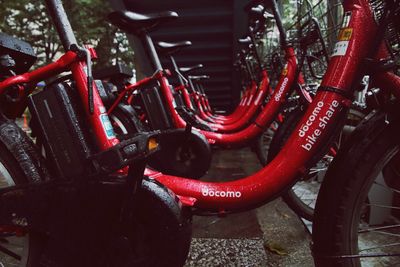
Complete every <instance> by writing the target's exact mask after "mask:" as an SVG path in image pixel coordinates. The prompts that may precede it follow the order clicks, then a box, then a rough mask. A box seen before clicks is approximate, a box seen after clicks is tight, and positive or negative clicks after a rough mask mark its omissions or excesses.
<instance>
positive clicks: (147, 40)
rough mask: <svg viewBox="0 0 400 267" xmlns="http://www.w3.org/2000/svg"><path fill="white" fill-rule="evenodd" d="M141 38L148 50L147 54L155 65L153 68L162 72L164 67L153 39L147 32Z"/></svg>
mask: <svg viewBox="0 0 400 267" xmlns="http://www.w3.org/2000/svg"><path fill="white" fill-rule="evenodd" d="M139 38H140V40H141V41H142V42H143V44H144V47H145V49H147V53H148V55H149V57H150V60H151V62H152V63H153V67H154V68H155V69H156V71H160V70H162V69H163V67H162V65H161V62H160V58H159V57H158V54H157V51H156V48H155V47H154V43H153V39H151V37H150V35H149V34H148V33H147V32H143V33H142V34H141V35H140V36H139Z"/></svg>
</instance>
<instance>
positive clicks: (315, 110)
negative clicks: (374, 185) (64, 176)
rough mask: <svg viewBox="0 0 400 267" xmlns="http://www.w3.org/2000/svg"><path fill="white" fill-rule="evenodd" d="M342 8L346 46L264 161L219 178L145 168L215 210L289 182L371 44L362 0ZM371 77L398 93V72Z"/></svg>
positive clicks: (320, 142) (328, 125)
mask: <svg viewBox="0 0 400 267" xmlns="http://www.w3.org/2000/svg"><path fill="white" fill-rule="evenodd" d="M344 10H345V12H346V13H345V14H347V16H348V24H347V25H345V27H346V28H351V29H352V31H353V34H352V36H351V39H350V40H349V41H348V43H347V48H346V49H345V51H342V52H341V53H339V54H338V55H336V56H333V57H332V59H331V61H330V63H329V66H328V70H327V72H326V74H325V76H324V79H323V82H322V86H321V88H320V90H319V91H318V93H317V95H316V97H315V98H314V100H313V102H312V103H311V104H310V106H309V107H308V109H307V111H306V113H305V115H304V116H303V118H302V119H301V121H300V123H299V124H298V125H297V127H296V129H295V131H294V132H293V134H292V135H291V136H290V138H289V140H288V141H287V143H286V144H285V146H284V147H283V148H282V150H281V152H280V153H279V154H278V155H277V156H276V158H275V159H274V160H273V161H272V162H271V163H270V164H268V165H267V166H265V167H264V168H263V169H262V170H260V171H259V172H257V173H255V174H253V175H251V176H249V177H246V178H243V179H240V180H236V181H231V182H222V183H214V182H202V181H197V180H191V179H184V178H180V177H174V176H168V175H163V174H161V173H156V172H152V171H149V170H148V171H147V174H148V175H149V176H151V177H152V178H153V179H156V180H158V181H160V182H161V183H163V184H164V185H166V186H167V187H169V188H170V189H172V190H173V191H174V192H175V193H176V194H178V195H180V196H183V198H182V199H183V200H185V202H186V204H188V205H193V206H194V207H195V208H198V209H202V210H209V211H218V212H225V211H240V210H243V209H247V208H251V207H255V206H258V205H260V204H263V203H264V202H266V201H268V200H270V199H272V198H274V197H276V196H278V195H279V194H280V193H281V192H282V191H283V190H285V189H286V188H287V186H288V185H291V184H293V183H294V179H295V177H297V175H299V174H303V173H304V172H305V171H306V170H307V166H308V164H307V163H308V162H309V161H310V160H311V159H312V158H313V156H314V155H316V154H319V153H320V151H321V149H323V148H326V147H327V141H328V140H330V137H331V136H332V134H333V133H334V132H335V129H336V128H337V125H340V122H341V121H343V119H344V118H345V115H346V112H347V110H348V108H349V106H350V105H351V102H352V101H351V99H350V96H351V95H352V93H353V88H354V85H355V82H357V79H359V78H360V77H359V76H360V74H361V73H362V72H361V71H360V67H361V66H362V63H363V60H364V58H365V57H366V56H367V55H369V53H370V50H371V49H373V48H371V43H373V39H374V38H375V33H376V31H377V25H376V23H375V21H374V17H373V14H372V11H371V8H370V6H369V3H368V1H367V0H349V1H347V2H345V3H344ZM365 29H368V31H366V30H365ZM382 47H383V46H382ZM374 78H376V79H377V80H379V81H380V83H381V84H383V85H384V88H385V89H386V88H388V89H392V90H394V91H393V93H394V94H395V95H396V96H397V97H398V96H399V94H400V86H399V85H400V77H398V76H395V75H393V74H391V73H385V74H380V75H377V76H376V77H374ZM392 86H393V87H392ZM278 88H279V87H278Z"/></svg>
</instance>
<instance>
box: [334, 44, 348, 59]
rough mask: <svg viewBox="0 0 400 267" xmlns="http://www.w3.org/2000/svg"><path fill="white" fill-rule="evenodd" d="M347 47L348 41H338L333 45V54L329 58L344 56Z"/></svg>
mask: <svg viewBox="0 0 400 267" xmlns="http://www.w3.org/2000/svg"><path fill="white" fill-rule="evenodd" d="M348 47H349V41H339V42H337V43H336V44H335V47H334V48H333V53H332V55H331V57H334V56H344V55H345V54H346V52H347V48H348Z"/></svg>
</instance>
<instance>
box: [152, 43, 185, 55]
mask: <svg viewBox="0 0 400 267" xmlns="http://www.w3.org/2000/svg"><path fill="white" fill-rule="evenodd" d="M191 45H192V42H191V41H182V42H177V43H167V42H158V43H157V49H158V51H159V52H160V53H161V54H164V55H171V54H174V53H176V52H178V51H179V50H180V49H181V48H184V47H188V46H191Z"/></svg>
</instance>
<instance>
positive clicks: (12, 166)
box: [0, 126, 42, 267]
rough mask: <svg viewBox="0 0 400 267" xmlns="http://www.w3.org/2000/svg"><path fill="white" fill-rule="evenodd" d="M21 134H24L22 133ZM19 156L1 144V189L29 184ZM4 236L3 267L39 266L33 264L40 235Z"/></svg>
mask: <svg viewBox="0 0 400 267" xmlns="http://www.w3.org/2000/svg"><path fill="white" fill-rule="evenodd" d="M16 127H17V126H16ZM21 134H23V133H22V132H21ZM26 138H28V137H26ZM18 156H20V155H13V154H12V153H11V152H10V151H9V150H8V149H7V148H6V146H5V145H4V144H2V143H0V188H6V187H9V186H13V185H21V184H26V183H28V182H29V179H28V177H27V176H26V175H25V174H24V172H23V171H22V169H21V167H20V164H19V163H18V161H17V159H16V157H18ZM2 234H3V236H2V237H1V241H0V247H1V248H2V251H3V252H4V254H2V256H1V258H0V263H2V264H3V266H9V265H19V266H27V267H33V266H35V267H36V266H38V265H37V264H34V263H33V259H34V258H35V257H36V254H37V252H38V251H39V250H40V248H41V245H40V244H41V243H40V242H41V239H42V237H41V235H40V234H37V233H29V234H26V235H24V236H21V237H18V236H16V235H15V234H14V233H2ZM4 249H6V250H7V251H5V250H4Z"/></svg>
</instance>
